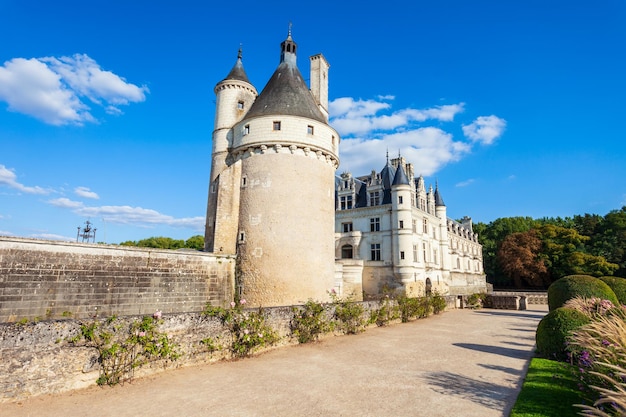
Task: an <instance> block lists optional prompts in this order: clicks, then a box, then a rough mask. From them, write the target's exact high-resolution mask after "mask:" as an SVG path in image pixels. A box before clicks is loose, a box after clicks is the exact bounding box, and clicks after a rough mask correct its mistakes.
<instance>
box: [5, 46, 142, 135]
mask: <svg viewBox="0 0 626 417" xmlns="http://www.w3.org/2000/svg"><path fill="white" fill-rule="evenodd" d="M146 92H148V89H147V87H145V86H142V87H138V86H136V85H134V84H130V83H127V82H126V81H125V80H124V79H123V78H121V77H119V76H118V75H116V74H114V73H112V72H110V71H103V70H102V69H101V68H100V66H99V65H98V64H97V62H96V61H94V60H93V59H91V58H90V57H89V56H87V55H84V54H75V55H74V56H72V57H61V58H54V57H45V58H31V59H25V58H13V59H12V60H10V61H7V62H5V63H4V66H3V67H0V100H1V101H5V102H6V103H7V104H8V105H9V110H11V111H15V112H18V113H23V114H27V115H29V116H32V117H35V118H36V119H39V120H41V121H43V122H45V123H48V124H51V125H66V124H76V125H82V124H83V123H85V122H92V123H93V122H96V119H95V118H94V117H93V116H92V115H91V113H90V110H91V109H90V107H89V106H87V104H85V103H84V102H83V100H82V98H87V99H89V100H90V101H91V102H92V103H94V104H97V105H99V106H102V107H104V108H105V111H106V112H107V113H109V114H120V113H121V110H120V109H119V108H118V106H120V105H126V104H129V103H131V102H141V101H144V100H145V93H146Z"/></svg>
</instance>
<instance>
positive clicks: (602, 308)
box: [563, 296, 615, 318]
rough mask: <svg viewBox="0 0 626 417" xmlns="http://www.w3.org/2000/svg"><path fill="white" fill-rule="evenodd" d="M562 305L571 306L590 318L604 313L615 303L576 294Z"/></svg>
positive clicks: (613, 306) (612, 307)
mask: <svg viewBox="0 0 626 417" xmlns="http://www.w3.org/2000/svg"><path fill="white" fill-rule="evenodd" d="M563 307H567V308H573V309H574V310H578V311H580V312H581V313H584V314H585V315H587V316H588V317H590V318H592V317H593V316H596V315H602V316H603V315H606V314H607V313H608V312H609V311H610V310H612V309H614V308H615V304H613V303H612V302H611V301H610V300H603V299H601V298H598V297H591V298H585V297H581V296H577V297H574V298H571V299H569V300H567V301H566V302H565V305H564V306H563Z"/></svg>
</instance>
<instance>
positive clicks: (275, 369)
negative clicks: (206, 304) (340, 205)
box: [0, 305, 548, 417]
mask: <svg viewBox="0 0 626 417" xmlns="http://www.w3.org/2000/svg"><path fill="white" fill-rule="evenodd" d="M529 307H530V309H529V310H526V311H506V310H489V309H483V310H452V311H447V312H445V313H443V314H441V315H438V316H431V317H430V318H428V319H424V320H417V321H414V322H411V323H405V324H395V325H392V326H389V327H381V328H369V329H368V330H367V331H366V332H365V333H362V334H359V335H356V336H343V337H329V338H326V339H324V340H323V341H321V342H318V343H314V344H307V345H299V346H289V347H284V348H279V349H276V350H273V351H270V352H267V353H264V354H262V355H259V356H257V357H254V358H248V359H243V360H239V361H231V362H218V363H214V364H210V365H202V366H194V367H185V368H179V369H174V370H171V371H166V372H164V373H161V374H158V375H155V376H152V377H147V378H141V379H136V380H135V381H133V382H132V383H130V384H129V383H127V384H125V385H123V386H116V387H113V388H109V387H104V388H100V387H96V386H94V387H91V388H88V389H85V390H80V391H75V392H72V393H68V394H63V395H53V396H50V395H47V396H41V397H35V398H32V399H29V400H25V401H24V400H23V401H20V402H18V403H11V404H2V405H1V406H0V416H11V417H20V416H33V417H34V416H37V417H43V416H68V417H69V416H89V417H98V416H116V417H124V416H150V417H157V416H186V417H187V416H189V417H192V416H429V417H436V416H446V417H448V416H462V417H473V416H475V417H489V416H502V417H506V416H508V415H509V413H510V410H511V407H512V406H513V404H514V402H515V399H516V398H517V394H518V393H519V389H520V387H521V384H522V382H523V379H524V375H525V372H526V369H527V366H528V361H529V359H530V358H531V357H532V356H533V351H534V345H535V329H536V328H537V324H538V323H539V320H541V318H542V317H543V316H544V315H545V314H546V313H547V311H548V309H547V306H537V305H530V306H529Z"/></svg>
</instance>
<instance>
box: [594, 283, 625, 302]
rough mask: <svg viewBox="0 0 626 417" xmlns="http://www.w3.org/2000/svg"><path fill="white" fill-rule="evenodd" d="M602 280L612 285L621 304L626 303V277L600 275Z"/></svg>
mask: <svg viewBox="0 0 626 417" xmlns="http://www.w3.org/2000/svg"><path fill="white" fill-rule="evenodd" d="M600 280H601V281H602V282H605V283H606V284H607V285H608V286H609V287H611V289H612V290H613V292H614V293H615V296H616V297H617V300H618V301H619V303H620V304H622V305H624V304H626V278H620V277H600Z"/></svg>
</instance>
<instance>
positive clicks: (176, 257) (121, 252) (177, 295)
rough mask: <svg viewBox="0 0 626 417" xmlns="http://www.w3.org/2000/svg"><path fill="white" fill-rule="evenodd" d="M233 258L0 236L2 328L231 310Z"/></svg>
mask: <svg viewBox="0 0 626 417" xmlns="http://www.w3.org/2000/svg"><path fill="white" fill-rule="evenodd" d="M234 271H235V259H234V257H232V256H220V255H215V254H211V253H206V252H199V251H172V250H159V249H152V248H134V247H123V246H122V247H120V246H112V245H100V244H81V243H67V242H54V241H44V240H35V239H22V238H8V237H0V323H3V322H16V321H22V320H41V319H53V318H61V317H73V318H87V317H105V316H111V315H120V316H121V315H136V314H152V313H153V312H155V311H156V310H161V311H162V312H164V313H176V312H193V311H201V310H202V309H203V308H204V306H205V304H206V303H207V302H210V303H211V304H213V305H225V304H227V303H229V302H230V300H231V299H232V294H233V286H234Z"/></svg>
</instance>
